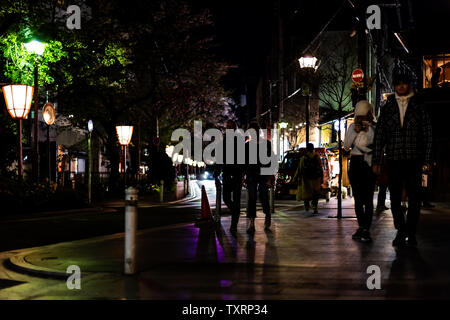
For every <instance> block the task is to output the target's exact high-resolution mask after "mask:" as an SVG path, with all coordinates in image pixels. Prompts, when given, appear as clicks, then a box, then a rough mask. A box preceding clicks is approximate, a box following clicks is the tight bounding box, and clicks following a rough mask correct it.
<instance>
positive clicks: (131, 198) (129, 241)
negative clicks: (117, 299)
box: [125, 187, 138, 274]
mask: <svg viewBox="0 0 450 320" xmlns="http://www.w3.org/2000/svg"><path fill="white" fill-rule="evenodd" d="M137 205H138V191H137V190H136V189H135V188H133V187H129V188H128V189H126V190H125V274H135V273H136V227H137Z"/></svg>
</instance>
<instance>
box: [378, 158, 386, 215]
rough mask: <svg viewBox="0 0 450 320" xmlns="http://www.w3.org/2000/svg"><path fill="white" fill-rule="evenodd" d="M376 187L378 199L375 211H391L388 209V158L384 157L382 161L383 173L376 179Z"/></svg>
mask: <svg viewBox="0 0 450 320" xmlns="http://www.w3.org/2000/svg"><path fill="white" fill-rule="evenodd" d="M376 185H377V186H378V197H377V208H376V209H375V211H376V212H377V213H381V212H383V211H386V210H389V208H388V207H386V194H387V189H388V177H387V167H386V158H385V157H384V156H383V160H382V161H381V173H380V175H379V176H377V178H376Z"/></svg>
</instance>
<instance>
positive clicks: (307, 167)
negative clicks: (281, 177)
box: [293, 143, 323, 214]
mask: <svg viewBox="0 0 450 320" xmlns="http://www.w3.org/2000/svg"><path fill="white" fill-rule="evenodd" d="M293 179H294V181H297V183H298V188H297V193H298V194H299V196H298V199H302V200H303V202H304V204H305V211H309V208H310V202H311V206H312V209H313V210H314V214H317V213H319V212H318V203H319V197H320V191H321V190H320V186H321V185H322V181H323V168H322V161H321V160H320V157H319V155H317V154H316V153H314V144H312V143H308V144H307V145H306V154H305V155H304V156H303V157H302V159H301V160H300V163H299V165H298V168H297V171H296V172H295V175H294V178H293Z"/></svg>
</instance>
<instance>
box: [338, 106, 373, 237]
mask: <svg viewBox="0 0 450 320" xmlns="http://www.w3.org/2000/svg"><path fill="white" fill-rule="evenodd" d="M374 137H375V122H374V116H373V107H372V105H371V104H370V103H369V102H368V101H367V100H362V101H359V102H358V103H357V104H356V106H355V121H354V123H352V124H351V125H350V126H349V128H348V129H347V134H346V136H345V141H344V148H345V149H346V150H351V152H350V156H351V157H350V169H349V178H350V184H351V186H352V191H353V196H354V199H355V212H356V217H357V218H358V225H359V228H358V230H357V231H356V233H355V234H353V239H355V240H360V241H362V242H370V241H372V238H371V237H370V226H371V224H372V216H373V195H374V191H375V180H376V176H375V174H374V173H373V171H372V148H373V146H372V145H373V141H374Z"/></svg>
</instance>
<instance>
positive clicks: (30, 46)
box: [25, 40, 45, 182]
mask: <svg viewBox="0 0 450 320" xmlns="http://www.w3.org/2000/svg"><path fill="white" fill-rule="evenodd" d="M25 48H26V49H27V51H28V52H30V53H33V54H35V55H36V56H38V57H39V56H41V55H42V54H43V53H44V50H45V44H44V43H42V42H40V41H37V40H32V41H30V42H28V43H25ZM38 69H39V58H36V61H35V64H34V98H33V99H34V110H33V111H34V121H33V123H34V130H33V136H34V141H33V143H34V148H33V175H34V179H35V181H36V182H38V181H39V129H38V124H39V123H38V108H39V95H38V93H39V89H38V88H39V79H38Z"/></svg>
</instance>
